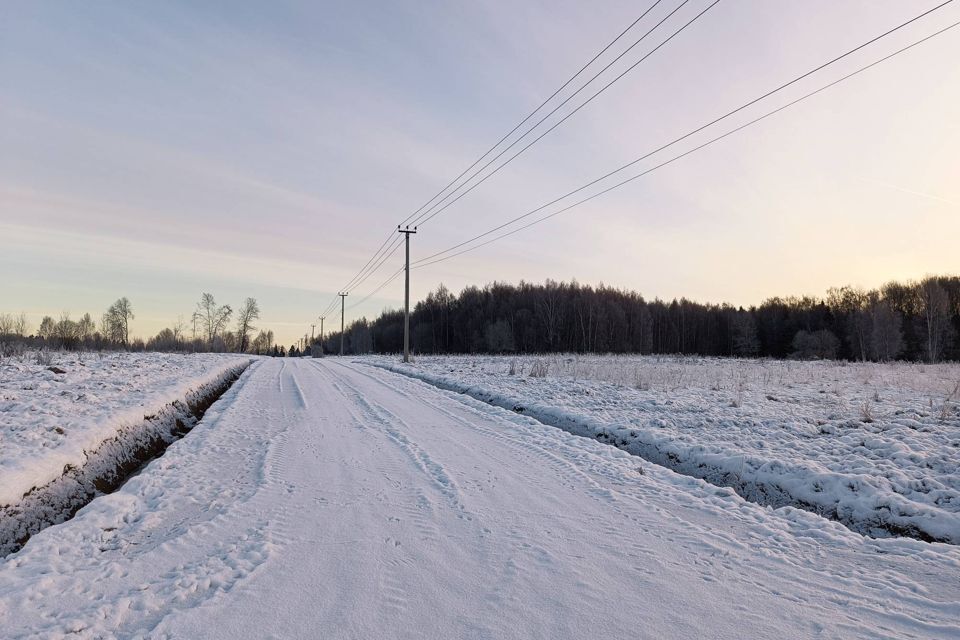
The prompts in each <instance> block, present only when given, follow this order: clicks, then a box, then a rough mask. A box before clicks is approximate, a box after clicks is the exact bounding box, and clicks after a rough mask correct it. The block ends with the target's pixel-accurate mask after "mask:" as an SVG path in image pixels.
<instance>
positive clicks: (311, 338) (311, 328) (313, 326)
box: [310, 324, 317, 343]
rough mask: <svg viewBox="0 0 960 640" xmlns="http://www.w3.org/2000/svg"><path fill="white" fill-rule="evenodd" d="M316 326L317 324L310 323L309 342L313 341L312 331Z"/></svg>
mask: <svg viewBox="0 0 960 640" xmlns="http://www.w3.org/2000/svg"><path fill="white" fill-rule="evenodd" d="M316 328H317V325H315V324H312V325H310V342H311V343H312V342H313V331H314V329H316Z"/></svg>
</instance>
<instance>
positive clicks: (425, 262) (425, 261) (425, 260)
mask: <svg viewBox="0 0 960 640" xmlns="http://www.w3.org/2000/svg"><path fill="white" fill-rule="evenodd" d="M951 1H952V0H948V2H951ZM944 4H947V2H945V3H944ZM940 6H943V5H940ZM937 8H939V7H937ZM957 26H960V22H955V23H953V24H951V25H949V26H947V27H944V28H943V29H941V30H939V31H937V32H935V33H933V34H931V35H929V36H927V37H925V38H922V39H920V40H917V41H916V42H913V43H912V44H910V45H907V46H905V47H903V48H901V49H898V50H897V51H894V52H893V53H891V54H889V55H886V56H884V57H882V58H880V59H878V60H875V61H874V62H871V63H870V64H868V65H865V66H863V67H860V68H859V69H857V70H856V71H853V72H851V73H849V74H847V75H845V76H843V77H841V78H839V79H837V80H834V81H833V82H830V83H829V84H826V85H824V86H822V87H820V88H819V89H816V90H814V91H811V92H810V93H807V94H805V95H803V96H801V97H799V98H797V99H795V100H792V101H791V102H788V103H787V104H785V105H783V106H781V107H778V108H776V109H774V110H772V111H769V112H767V113H765V114H763V115H762V116H759V117H757V118H755V119H753V120H750V121H749V122H747V123H745V124H742V125H740V126H738V127H736V128H734V129H731V130H730V131H727V132H726V133H724V134H722V135H720V136H717V137H715V138H713V139H711V140H709V141H707V142H704V143H703V144H700V145H698V146H696V147H694V148H692V149H690V150H688V151H685V152H684V153H681V154H679V155H677V156H674V157H673V158H670V159H669V160H666V161H664V162H661V163H660V164H657V165H655V166H653V167H651V168H649V169H646V170H645V171H642V172H640V173H638V174H636V175H634V176H631V177H629V178H627V179H625V180H623V181H621V182H619V183H617V184H615V185H613V186H610V187H607V188H606V189H603V190H602V191H599V192H597V193H595V194H592V195H590V196H588V197H586V198H583V199H582V200H579V201H577V202H575V203H573V204H571V205H568V206H566V207H564V208H562V209H560V210H558V211H555V212H553V213H550V214H548V215H545V216H542V217H540V218H537V219H536V220H534V221H532V222H530V223H528V224H525V225H523V226H521V227H518V228H516V229H512V230H510V231H507V232H505V233H502V234H500V235H498V236H495V237H494V238H491V239H490V240H487V241H486V242H482V243H480V244H478V245H474V246H472V247H468V248H466V249H463V250H461V251H457V252H456V253H453V254H451V255H447V256H444V257H441V258H436V259H433V260H431V259H430V257H428V258H423V259H422V260H421V261H420V262H419V263H417V264H416V265H415V266H413V268H414V269H419V268H421V267H427V266H430V265H432V264H436V263H438V262H443V261H445V260H449V259H451V258H455V257H457V256H459V255H462V254H464V253H468V252H470V251H474V250H476V249H479V248H480V247H484V246H486V245H488V244H491V243H493V242H496V241H497V240H501V239H503V238H506V237H507V236H510V235H513V234H515V233H518V232H520V231H523V230H525V229H529V228H530V227H532V226H534V225H536V224H539V223H541V222H544V221H545V220H548V219H550V218H553V217H555V216H558V215H560V214H561V213H564V212H566V211H569V210H571V209H573V208H575V207H578V206H580V205H582V204H584V203H586V202H589V201H590V200H593V199H595V198H598V197H600V196H602V195H604V194H606V193H608V192H610V191H613V190H614V189H618V188H620V187H622V186H624V185H626V184H628V183H630V182H633V181H634V180H637V179H639V178H641V177H643V176H645V175H647V174H649V173H652V172H653V171H656V170H657V169H660V168H662V167H664V166H666V165H668V164H672V163H673V162H676V161H677V160H680V159H681V158H684V157H686V156H688V155H690V154H692V153H695V152H697V151H699V150H701V149H703V148H704V147H707V146H710V145H712V144H714V143H716V142H719V141H720V140H723V139H724V138H727V137H729V136H731V135H733V134H735V133H737V132H739V131H742V130H743V129H746V128H747V127H749V126H752V125H754V124H756V123H758V122H760V121H762V120H766V119H767V118H769V117H770V116H773V115H775V114H777V113H779V112H781V111H784V110H786V109H788V108H790V107H792V106H794V105H796V104H798V103H800V102H803V101H804V100H807V99H808V98H811V97H813V96H815V95H817V94H819V93H821V92H823V91H826V90H827V89H829V88H831V87H834V86H836V85H838V84H840V83H841V82H844V81H846V80H849V79H850V78H852V77H854V76H856V75H858V74H860V73H863V72H864V71H866V70H868V69H870V68H872V67H875V66H877V65H879V64H881V63H882V62H885V61H887V60H889V59H891V58H893V57H895V56H897V55H900V54H901V53H904V52H905V51H908V50H910V49H912V48H914V47H916V46H918V45H920V44H922V43H924V42H926V41H928V40H931V39H932V38H935V37H936V36H939V35H941V34H942V33H945V32H946V31H949V30H950V29H953V28H955V27H957ZM614 173H615V172H614ZM608 175H610V174H608ZM560 199H563V198H560ZM554 202H556V201H554ZM545 206H549V205H545ZM541 209H542V207H541ZM526 215H529V214H526ZM526 215H524V216H519V217H518V218H515V219H514V220H512V221H510V222H508V223H507V224H506V225H501V226H500V227H498V228H503V227H504V226H507V225H509V224H512V223H513V222H516V221H518V220H520V219H521V218H523V217H526ZM490 233H491V231H487V232H486V233H483V234H481V235H479V236H476V237H474V238H473V239H471V240H468V241H467V242H465V243H460V244H459V245H457V247H462V246H463V245H464V244H469V243H470V242H473V241H475V240H477V239H479V238H481V237H484V236H486V235H489V234H490ZM452 250H453V248H450V249H447V250H445V251H441V252H439V253H437V254H434V256H439V255H441V254H444V253H448V252H450V251H452ZM431 257H432V256H431Z"/></svg>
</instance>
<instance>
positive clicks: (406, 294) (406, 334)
mask: <svg viewBox="0 0 960 640" xmlns="http://www.w3.org/2000/svg"><path fill="white" fill-rule="evenodd" d="M416 232H417V228H416V227H414V228H413V229H410V227H407V228H406V229H401V228H400V225H397V233H402V234H403V235H404V239H405V240H406V244H407V266H406V276H405V279H406V285H405V287H404V290H403V361H404V362H410V234H411V233H416Z"/></svg>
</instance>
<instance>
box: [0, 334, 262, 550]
mask: <svg viewBox="0 0 960 640" xmlns="http://www.w3.org/2000/svg"><path fill="white" fill-rule="evenodd" d="M249 361H250V359H249V358H247V357H239V358H238V357H236V356H223V355H212V354H195V355H172V354H156V353H150V354H132V353H131V354H128V353H106V354H94V353H73V352H69V353H67V352H64V353H56V352H55V353H49V354H43V356H41V357H38V355H37V354H27V355H26V356H24V357H14V358H4V359H3V360H0V426H2V429H0V519H2V522H0V534H3V533H6V534H9V533H10V531H12V530H13V528H14V526H15V525H14V523H13V521H14V519H17V520H18V522H17V523H16V527H19V529H22V531H21V533H20V534H19V535H17V537H22V535H23V534H27V533H29V532H30V531H33V530H35V529H36V526H35V525H32V524H31V525H29V526H27V525H24V524H23V522H22V520H23V519H24V518H25V517H28V518H30V517H33V516H32V515H30V514H24V511H25V510H29V509H32V510H36V509H41V508H42V509H43V510H45V511H47V512H48V513H47V514H46V515H43V516H42V517H43V518H46V519H47V520H52V521H58V520H59V518H58V517H57V514H56V513H52V512H53V511H56V510H58V509H60V510H63V509H66V510H69V507H70V505H71V504H76V503H78V502H79V503H82V502H83V500H84V499H85V496H88V495H89V494H90V493H93V492H95V491H96V490H97V487H96V486H94V485H95V484H97V483H98V482H101V481H102V480H103V474H105V473H109V472H110V471H111V470H113V469H114V468H115V467H116V466H118V465H122V464H124V463H125V464H128V465H134V466H135V465H136V464H137V460H136V459H135V455H136V451H137V450H139V449H142V448H144V447H147V446H149V443H150V442H151V441H152V440H154V439H157V438H161V439H170V438H171V437H172V436H171V434H172V433H173V432H174V431H175V430H177V429H178V428H179V429H182V428H185V427H186V426H188V424H189V423H190V420H191V410H190V407H189V405H190V404H191V402H196V401H199V400H200V399H201V398H200V396H202V394H203V391H204V390H205V389H207V388H208V387H210V386H211V385H216V384H217V383H219V382H220V381H221V380H223V379H224V378H225V377H226V376H228V375H229V374H231V373H234V374H235V373H236V370H237V369H238V368H239V367H243V366H245V365H246V364H247V363H248V362H249ZM178 421H179V422H178ZM91 467H99V468H91ZM65 478H67V479H65ZM80 485H89V486H80ZM54 494H56V495H54ZM27 504H29V505H30V506H29V507H28V506H25V505H27ZM35 515H37V517H40V515H39V514H35ZM24 527H26V529H24ZM6 537H9V535H8V536H6ZM3 543H4V539H0V551H4V548H3Z"/></svg>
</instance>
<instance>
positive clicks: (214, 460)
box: [0, 358, 960, 639]
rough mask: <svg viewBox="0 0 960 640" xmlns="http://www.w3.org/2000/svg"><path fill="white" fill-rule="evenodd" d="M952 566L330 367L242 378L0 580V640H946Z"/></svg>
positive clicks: (485, 409) (442, 398)
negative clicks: (773, 639) (153, 456)
mask: <svg viewBox="0 0 960 640" xmlns="http://www.w3.org/2000/svg"><path fill="white" fill-rule="evenodd" d="M957 575H960V547H957V546H954V545H949V544H939V543H927V542H921V541H918V540H914V539H910V538H886V539H875V538H869V537H864V536H861V535H859V534H857V533H854V532H852V531H851V530H849V529H848V528H846V527H844V526H842V525H840V524H838V523H836V522H832V521H829V520H825V519H824V518H822V517H820V516H817V515H814V514H812V513H809V512H807V511H802V510H798V509H793V508H790V507H786V508H782V509H776V510H774V509H771V508H769V507H762V506H759V505H757V504H755V503H752V502H749V501H746V500H744V499H743V498H741V497H740V496H739V495H737V494H736V493H735V492H733V491H732V490H731V489H726V488H718V487H716V486H713V485H711V484H709V483H707V482H704V481H702V480H698V479H694V478H690V477H688V476H684V475H680V474H677V473H675V472H673V471H671V470H669V469H666V468H664V467H661V466H658V465H655V464H650V463H648V462H645V461H643V460H640V459H638V458H637V457H636V456H634V455H631V454H628V453H626V452H624V451H621V450H619V449H617V448H615V447H610V446H607V445H606V444H603V443H600V442H597V441H595V440H592V439H587V438H581V437H578V436H575V435H572V434H570V433H567V432H565V431H563V430H561V429H557V428H555V427H551V426H546V425H544V424H542V423H540V422H538V421H536V420H534V419H532V418H530V417H528V416H525V415H521V414H518V413H516V412H514V411H510V410H506V409H502V408H499V407H496V406H491V405H490V404H488V403H485V402H481V401H478V400H475V399H473V398H471V397H469V396H466V395H463V394H459V393H453V392H449V391H443V390H440V389H437V388H436V387H435V386H433V385H430V384H427V383H424V382H422V381H419V380H414V379H411V378H409V377H406V376H401V375H397V374H394V373H390V372H388V371H384V370H382V369H378V368H376V367H373V366H368V365H367V364H363V363H352V362H349V361H348V360H339V359H333V358H328V359H324V360H311V359H279V358H278V359H261V360H258V361H257V362H255V363H254V364H253V365H251V366H250V368H249V369H248V370H247V371H246V372H245V373H244V374H243V375H242V376H241V378H240V379H239V381H238V382H237V383H235V384H234V385H233V387H231V388H230V390H229V391H227V392H226V394H224V395H223V397H221V398H220V400H218V401H217V402H216V403H215V404H214V405H213V406H212V407H211V408H210V409H209V410H208V411H207V413H206V415H205V416H204V418H203V419H202V420H201V421H200V423H199V424H198V425H197V426H196V427H195V428H194V429H193V430H191V431H190V432H189V433H188V434H187V435H186V436H185V437H184V438H183V439H181V440H179V441H177V442H175V443H173V444H172V445H171V446H170V447H169V448H168V449H167V451H166V453H165V454H164V455H163V456H162V457H160V458H158V459H156V460H154V461H153V462H151V463H150V464H149V465H148V466H147V467H146V468H145V469H144V470H143V471H142V472H141V473H139V474H138V475H136V476H135V477H133V478H132V479H131V480H130V481H129V482H127V483H126V484H125V485H124V486H123V487H122V488H121V489H120V490H118V491H117V492H115V493H112V494H110V495H106V496H101V497H99V498H97V499H95V500H94V501H93V502H91V503H90V504H89V505H87V506H86V507H84V508H83V509H82V510H81V511H80V512H79V513H78V514H77V515H76V517H74V518H73V519H72V520H70V521H68V522H65V523H63V524H60V525H56V526H53V527H49V528H47V529H46V530H44V531H42V532H40V533H39V534H37V535H35V536H34V537H33V538H31V539H30V541H29V542H28V543H27V544H26V546H25V547H24V548H23V549H22V550H20V551H18V552H17V553H15V554H12V555H10V556H8V557H7V558H6V559H5V560H3V561H0V629H2V633H0V635H3V636H5V637H11V638H20V637H27V638H61V637H71V638H72V637H77V638H101V637H119V638H231V639H234V638H383V637H390V638H587V637H591V638H593V637H596V638H601V637H602V638H667V637H677V638H721V639H722V638H746V637H751V638H769V637H789V638H903V637H914V638H960V581H958V580H957Z"/></svg>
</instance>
